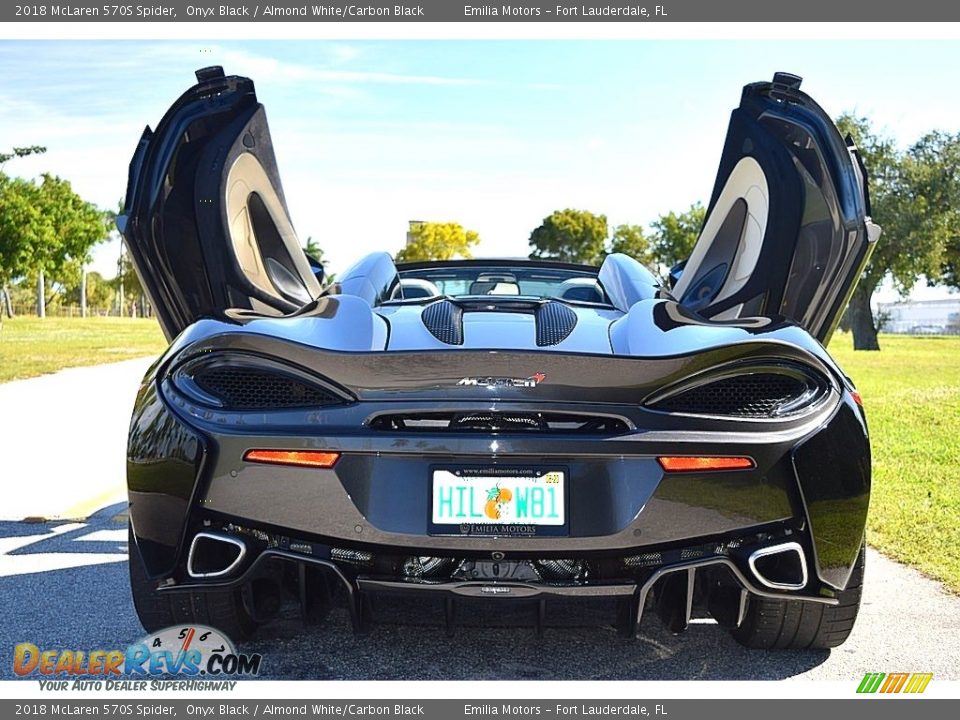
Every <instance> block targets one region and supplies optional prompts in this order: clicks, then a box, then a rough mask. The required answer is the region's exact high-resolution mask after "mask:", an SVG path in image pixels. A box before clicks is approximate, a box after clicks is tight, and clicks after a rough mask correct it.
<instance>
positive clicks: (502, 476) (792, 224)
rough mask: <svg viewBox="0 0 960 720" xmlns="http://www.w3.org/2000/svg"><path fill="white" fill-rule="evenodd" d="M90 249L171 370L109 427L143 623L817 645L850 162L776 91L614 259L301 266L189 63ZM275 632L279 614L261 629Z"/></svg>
mask: <svg viewBox="0 0 960 720" xmlns="http://www.w3.org/2000/svg"><path fill="white" fill-rule="evenodd" d="M197 79H198V83H197V84H196V85H194V86H193V87H191V88H190V89H189V90H187V91H186V92H185V93H184V94H183V95H182V96H181V97H180V98H179V99H178V100H177V101H176V102H175V103H174V104H173V105H172V107H171V108H170V109H169V111H168V112H167V113H166V115H164V117H163V118H162V119H161V120H160V122H159V124H158V125H157V127H156V130H153V131H151V130H150V129H149V128H148V129H147V130H146V131H145V132H144V134H143V137H142V138H141V140H140V143H139V145H138V147H137V149H136V153H135V154H134V157H133V159H132V161H131V165H130V178H129V188H128V191H127V196H126V204H125V210H124V212H123V214H122V216H121V217H120V219H119V223H118V224H119V226H120V229H121V232H122V233H123V236H124V238H125V241H126V243H127V246H128V247H129V250H130V255H131V257H132V259H133V262H134V264H135V266H136V268H137V271H138V273H139V275H140V277H141V279H142V283H143V287H144V288H145V290H146V291H147V293H148V295H149V298H150V301H151V303H152V306H153V308H154V309H155V312H156V315H157V318H158V319H159V321H160V324H161V326H162V327H163V331H164V332H165V334H166V336H167V338H168V339H169V340H170V342H171V344H170V347H169V348H168V350H167V351H166V352H165V353H164V354H163V356H162V357H161V358H160V359H159V360H158V361H157V362H156V363H155V365H154V366H153V367H152V368H151V369H150V371H149V373H148V374H147V376H146V378H145V379H144V381H143V384H142V386H141V388H140V393H139V396H138V398H137V401H136V406H135V409H134V413H133V419H132V423H131V426H130V437H129V446H128V447H129V449H128V465H127V468H128V474H127V479H128V486H129V499H130V528H131V543H130V579H131V585H132V589H133V596H134V600H135V605H136V609H137V612H138V614H139V616H140V619H141V621H142V623H143V625H144V626H145V627H146V628H147V629H148V630H154V629H157V628H161V627H164V626H168V625H173V624H177V623H188V622H189V623H203V624H206V625H212V626H214V627H217V628H219V629H221V630H222V631H224V632H226V633H228V634H229V635H232V636H234V637H235V638H237V639H241V638H243V637H245V636H248V635H249V634H250V633H251V632H253V631H254V630H255V629H256V627H257V626H258V625H259V624H261V623H263V622H265V621H266V620H267V619H268V618H269V617H270V615H271V612H274V611H275V610H276V608H277V607H279V606H280V605H281V600H283V598H284V597H285V595H284V594H285V593H286V594H287V595H286V597H288V598H290V602H294V603H296V602H298V603H299V605H300V607H301V610H302V612H303V614H304V617H305V618H307V619H309V618H314V619H315V618H316V617H317V616H320V615H322V614H323V613H324V611H325V610H326V609H328V608H329V607H331V604H332V603H334V604H336V603H345V604H346V606H347V607H348V608H349V612H350V613H351V617H352V619H353V621H354V624H355V626H356V627H357V628H362V627H364V626H365V625H366V624H367V622H368V620H369V619H370V615H371V611H370V607H371V603H370V602H369V601H370V598H371V597H373V596H383V600H378V601H377V603H378V605H379V604H381V603H383V602H389V596H391V595H400V594H407V595H411V596H413V597H420V598H423V601H424V602H436V603H437V605H438V607H439V608H443V609H445V613H446V614H445V617H446V618H447V622H448V623H449V624H450V625H451V626H452V625H454V624H455V623H456V618H457V610H458V608H459V607H461V606H462V605H464V604H467V605H469V604H471V603H473V604H476V603H509V602H512V601H514V602H519V603H527V604H529V605H530V606H531V608H533V610H534V612H533V613H531V617H532V618H535V619H536V622H537V623H540V622H543V619H544V618H545V617H547V618H549V611H550V606H551V604H553V603H555V602H556V601H559V600H563V602H564V603H566V604H567V605H569V604H570V603H577V602H580V603H582V604H583V607H584V611H585V612H587V611H589V608H590V607H591V603H593V604H594V605H593V607H605V608H609V614H610V621H611V622H614V623H616V625H617V626H618V627H619V629H620V630H621V631H622V632H623V633H624V634H626V635H633V634H634V633H635V632H636V631H637V628H638V624H639V622H640V620H641V618H643V617H644V616H645V614H651V615H652V614H656V615H658V616H659V617H660V618H661V619H662V620H663V622H665V623H666V624H667V626H668V627H669V628H670V629H671V630H673V631H675V632H679V631H681V630H683V629H685V628H686V627H687V625H688V623H689V622H690V619H691V616H692V615H698V616H705V615H706V614H709V616H711V617H713V618H714V619H715V620H716V621H717V622H718V623H720V624H722V625H724V626H726V627H727V628H729V630H730V632H731V633H732V635H733V637H734V638H736V639H737V640H738V641H739V642H741V643H743V644H745V645H747V646H750V647H762V648H770V647H793V648H801V647H802V648H807V647H817V648H822V647H832V646H836V645H838V644H840V643H842V642H843V641H844V640H845V639H846V638H847V636H848V635H849V633H850V631H851V629H852V627H853V624H854V621H855V618H856V614H857V608H858V605H859V601H860V592H861V585H862V580H863V571H864V525H865V520H866V513H867V503H868V497H869V491H870V446H869V441H868V436H867V427H866V421H865V416H864V412H863V409H862V407H861V402H860V396H859V395H858V394H857V392H856V390H855V388H854V386H853V385H852V383H851V381H850V380H849V378H847V377H846V376H845V375H844V373H843V372H842V371H841V369H840V368H839V367H837V365H836V363H835V362H834V361H833V360H832V359H831V357H830V356H829V355H828V354H827V352H826V351H825V350H824V345H825V344H826V343H827V341H828V340H829V338H830V335H831V333H832V332H833V330H834V328H835V326H836V325H837V322H838V320H839V318H840V315H841V313H842V312H843V310H844V308H845V306H846V304H847V301H848V299H849V297H850V294H851V293H852V292H853V289H854V286H855V284H856V282H857V280H858V278H859V276H860V273H861V270H862V268H863V266H864V264H865V263H866V261H867V258H868V257H869V254H870V251H871V249H872V247H873V245H874V243H875V241H876V239H877V237H878V236H879V228H877V226H875V225H874V224H873V223H872V222H871V220H870V217H869V215H870V208H869V197H868V193H867V187H866V173H865V170H864V168H863V166H862V164H861V162H860V159H859V156H858V154H857V151H856V148H855V147H853V144H852V142H850V141H849V140H844V138H842V137H841V135H840V134H839V132H838V130H837V128H836V127H835V125H834V124H833V122H832V121H831V120H830V118H829V117H828V116H827V115H826V114H825V113H824V112H823V110H822V109H821V108H820V107H819V106H818V105H817V104H816V103H815V102H814V101H813V100H811V99H810V98H809V97H808V96H807V95H806V94H804V93H803V92H801V91H800V89H799V88H800V78H798V77H796V76H793V75H788V74H785V73H778V74H777V75H776V76H775V77H774V79H773V81H772V82H759V83H754V84H751V85H747V86H746V87H745V88H744V89H743V93H742V96H741V100H740V105H739V107H737V108H736V109H735V110H734V111H733V113H732V116H731V118H730V125H729V130H728V133H727V138H726V143H725V146H724V148H723V150H722V156H721V159H720V166H719V171H718V174H717V179H716V184H715V186H714V189H713V193H712V197H711V199H710V202H709V206H708V210H707V216H706V220H705V222H704V225H703V228H702V231H701V233H700V236H699V239H698V241H697V243H696V246H695V247H694V249H693V251H692V253H691V254H690V256H689V258H688V259H687V260H686V262H685V263H684V264H683V265H682V267H680V266H678V268H677V269H675V271H674V272H673V273H671V277H670V279H669V280H665V281H663V282H661V281H660V280H659V279H658V278H656V277H655V276H654V275H653V274H652V273H651V272H650V271H649V270H647V269H646V268H645V267H643V266H642V265H641V264H639V263H638V262H636V261H635V260H633V259H632V258H630V257H627V256H625V255H620V254H613V255H609V256H608V257H607V258H606V259H605V260H604V261H603V263H602V265H600V266H599V267H592V266H585V265H576V264H568V263H561V262H549V261H539V260H508V259H494V260H454V261H436V262H419V263H410V264H395V263H394V261H393V260H392V259H391V257H390V256H389V255H388V254H386V253H374V254H372V255H369V256H367V257H364V258H362V259H361V260H359V262H357V263H356V264H355V265H354V266H353V267H352V268H350V269H349V270H347V271H346V272H344V273H343V274H342V275H341V276H340V277H339V279H338V281H337V282H336V283H324V282H323V273H322V269H321V268H319V267H318V266H317V265H316V263H315V262H311V260H310V258H308V257H306V256H305V254H304V252H303V251H302V249H301V245H300V242H299V241H298V239H297V236H296V235H295V233H294V230H293V226H292V224H291V221H290V218H289V216H288V213H287V207H286V203H285V200H284V195H283V190H282V188H281V185H280V177H279V175H278V172H277V168H276V162H275V158H274V153H273V149H272V144H271V139H270V133H269V131H268V129H267V122H266V117H265V115H264V109H263V106H262V105H260V104H259V103H258V101H257V97H256V94H255V92H254V86H253V83H252V82H251V81H250V80H249V79H247V78H243V77H237V76H225V75H224V73H223V71H222V70H221V69H220V68H206V69H204V70H201V71H198V73H197ZM290 607H293V606H292V605H290Z"/></svg>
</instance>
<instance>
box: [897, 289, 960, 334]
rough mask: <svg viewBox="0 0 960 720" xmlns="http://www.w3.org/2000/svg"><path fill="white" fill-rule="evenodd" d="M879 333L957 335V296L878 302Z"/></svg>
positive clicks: (959, 301) (959, 317)
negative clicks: (942, 298)
mask: <svg viewBox="0 0 960 720" xmlns="http://www.w3.org/2000/svg"><path fill="white" fill-rule="evenodd" d="M878 308H879V314H878V319H879V320H880V328H879V329H880V331H881V332H888V333H902V334H907V335H960V297H957V298H950V299H945V300H922V301H915V302H894V303H880V304H879V306H878Z"/></svg>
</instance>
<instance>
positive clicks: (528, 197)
mask: <svg viewBox="0 0 960 720" xmlns="http://www.w3.org/2000/svg"><path fill="white" fill-rule="evenodd" d="M958 51H960V43H958V42H956V41H932V40H927V41H902V42H898V41H890V40H883V41H859V42H854V41H850V40H843V41H826V40H825V41H811V40H803V41H783V40H778V41H776V42H762V41H750V40H727V41H720V40H718V41H705V40H687V41H684V40H668V41H651V40H631V41H614V40H598V41H383V40H378V41H355V40H349V41H319V40H298V41H285V42H277V41H269V42H266V41H264V42H258V41H244V42H222V41H218V40H210V41H208V42H203V41H116V42H103V41H59V40H58V41H52V40H51V41H36V42H17V41H9V40H7V41H3V42H2V43H0V138H3V141H2V143H0V144H2V146H3V147H9V146H13V145H26V144H42V145H46V146H47V147H48V152H47V154H46V155H44V156H41V157H39V158H28V159H24V160H16V161H11V162H10V163H8V164H7V166H6V168H5V170H6V171H7V172H9V173H13V174H20V175H24V176H33V175H36V174H38V173H40V172H42V171H47V170H49V171H53V172H56V173H58V174H60V175H62V176H63V177H66V178H68V179H69V180H71V181H72V182H73V184H74V187H75V188H76V189H77V190H78V191H79V192H80V193H81V194H82V195H83V196H85V197H86V198H88V199H90V200H92V201H94V202H96V203H98V204H99V205H102V206H104V207H107V206H111V207H112V206H115V205H116V203H117V202H118V200H119V199H120V198H121V197H122V195H123V193H124V189H125V184H126V171H127V163H128V161H129V157H130V154H131V153H132V151H133V148H134V146H135V144H136V141H137V139H138V137H139V135H140V133H141V131H142V129H143V126H144V125H146V124H151V125H153V124H155V123H156V121H157V120H158V119H159V118H160V116H161V115H162V114H163V112H164V111H165V110H166V108H167V107H168V105H169V104H170V102H172V100H173V99H174V98H175V97H176V96H177V95H179V93H180V92H182V91H183V90H184V89H185V88H186V87H187V86H189V84H191V82H192V79H193V74H192V73H193V71H194V70H195V69H196V68H198V67H202V66H204V65H210V64H222V65H224V67H225V69H226V70H227V72H228V73H238V74H246V75H249V76H250V77H252V78H253V79H254V80H255V82H256V84H257V89H258V95H259V96H260V99H261V100H262V101H263V102H264V104H265V105H266V106H267V113H268V117H269V121H270V125H271V130H272V134H273V138H274V142H275V145H276V150H277V155H278V162H279V166H280V171H281V174H282V176H283V179H284V189H285V191H286V194H287V199H288V203H289V205H290V211H291V215H292V217H293V221H294V224H295V226H296V228H297V230H298V232H299V234H300V236H301V238H306V237H307V236H308V235H312V236H313V237H314V238H315V239H317V240H318V241H319V242H320V244H321V246H322V247H323V248H324V250H325V251H326V253H327V256H328V257H329V259H330V260H331V263H332V269H333V270H342V269H343V268H345V267H346V266H347V265H348V264H350V263H351V262H352V261H353V260H355V259H356V258H357V257H358V256H360V255H361V254H363V253H364V252H367V251H372V250H377V249H385V250H388V251H394V250H396V249H398V248H399V247H400V246H401V245H402V243H403V240H404V233H405V231H406V224H407V221H408V220H410V219H424V220H438V221H446V220H454V221H457V222H461V223H463V224H464V225H466V226H468V227H470V228H472V229H475V230H477V231H478V232H479V233H480V235H481V238H482V239H483V244H482V245H481V247H480V249H479V250H478V251H477V253H476V254H478V255H493V254H498V255H524V254H526V253H527V252H528V249H527V237H528V236H529V233H530V231H531V230H532V229H533V228H534V227H536V226H537V225H538V224H539V223H540V221H541V219H542V218H543V217H544V216H546V215H548V214H549V213H550V212H551V211H553V210H555V209H558V208H564V207H576V208H584V209H589V210H592V211H594V212H599V213H605V214H606V215H607V216H608V218H609V220H610V222H611V224H619V223H624V222H630V223H639V224H647V223H648V222H650V221H651V220H652V219H654V218H655V217H656V216H657V214H659V213H661V212H665V211H668V210H671V209H684V208H686V207H687V206H689V205H690V204H691V203H692V202H695V201H697V200H700V201H706V200H707V199H708V194H709V192H710V189H711V187H712V183H713V178H714V172H715V168H716V163H717V160H718V158H719V154H720V149H721V145H722V141H723V136H724V132H725V129H726V122H727V116H728V114H729V111H730V110H731V109H732V108H733V107H734V106H735V105H736V103H737V100H738V97H739V92H740V87H741V86H742V85H743V84H745V83H747V82H751V81H754V80H762V79H768V78H769V77H770V76H771V75H772V73H773V72H774V71H776V70H787V71H790V72H794V73H796V74H799V75H802V76H803V77H804V89H806V90H807V91H808V92H810V93H811V94H812V95H814V97H816V98H817V99H818V100H819V101H820V102H821V104H822V105H823V106H824V107H825V108H826V110H827V111H828V112H829V113H831V114H833V115H836V114H839V113H840V112H842V111H854V112H857V113H859V114H863V115H866V116H868V117H870V118H872V119H873V121H874V124H875V126H876V127H877V128H878V129H881V130H883V131H885V132H886V133H888V134H889V135H891V136H893V137H894V138H896V139H897V141H898V142H900V143H901V144H902V145H907V144H909V143H910V142H912V141H913V140H915V139H916V138H917V137H918V136H920V135H921V134H922V133H923V132H924V131H926V130H928V129H932V128H941V129H945V130H949V131H952V132H956V131H958V130H960V93H957V92H955V82H956V77H955V75H956V74H955V68H956V58H957V57H958ZM117 253H118V248H117V246H116V243H113V244H110V245H107V246H104V247H102V248H101V249H98V251H97V252H96V256H95V262H94V269H97V270H100V271H101V272H105V273H111V274H112V268H113V267H114V263H115V258H116V255H117ZM941 294H942V293H941ZM928 295H929V292H928V291H925V292H923V293H921V296H922V297H926V296H928Z"/></svg>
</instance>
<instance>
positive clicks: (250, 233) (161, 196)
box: [117, 67, 321, 339]
mask: <svg viewBox="0 0 960 720" xmlns="http://www.w3.org/2000/svg"><path fill="white" fill-rule="evenodd" d="M197 79H198V81H199V82H198V83H197V84H196V85H195V86H193V87H192V88H190V89H189V90H188V91H187V92H185V93H184V94H183V95H182V96H181V97H180V98H179V99H178V100H177V101H176V102H175V103H174V104H173V105H172V106H171V107H170V109H169V110H168V111H167V113H166V114H165V115H164V117H163V119H162V120H161V121H160V123H159V124H158V125H157V129H156V131H151V130H150V129H149V128H147V129H146V130H145V131H144V134H143V137H142V138H141V140H140V143H139V145H138V147H137V150H136V153H135V154H134V157H133V160H132V161H131V163H130V177H129V184H128V187H127V197H126V201H125V205H124V211H123V213H122V215H121V216H120V218H119V219H118V223H117V224H118V226H119V228H120V231H121V233H122V234H123V236H124V239H125V240H126V244H127V247H128V248H129V250H130V257H131V259H132V261H133V264H134V266H135V267H136V270H137V273H138V275H139V276H140V279H141V281H142V284H143V287H144V290H145V291H146V293H147V295H148V296H149V298H150V301H151V304H152V305H153V307H154V310H155V312H156V315H157V318H158V319H159V321H160V325H161V326H162V328H163V331H164V333H165V334H166V336H167V338H168V339H171V338H173V337H174V336H176V335H177V334H178V333H179V332H180V331H181V330H183V329H184V328H185V327H186V326H187V325H189V324H190V323H192V322H194V321H195V320H198V319H199V318H202V317H214V318H216V317H221V318H222V317H226V316H227V311H228V310H230V309H240V310H249V311H253V312H255V313H262V314H266V315H279V314H284V313H289V312H292V311H294V310H296V309H298V308H300V307H302V306H303V305H304V304H306V303H308V302H310V301H311V300H313V299H314V298H315V297H317V295H319V294H320V292H321V287H320V283H319V281H318V280H317V278H316V277H315V275H314V272H313V270H312V269H311V267H310V265H309V263H308V261H307V258H306V256H305V255H304V253H303V250H302V249H301V246H300V243H299V241H298V239H297V235H296V233H295V232H294V229H293V225H292V224H291V222H290V217H289V213H288V211H287V206H286V201H285V199H284V195H283V189H282V186H281V184H280V176H279V174H278V172H277V166H276V159H275V157H274V152H273V143H272V141H271V138H270V131H269V129H268V127H267V120H266V115H265V112H264V108H263V106H262V105H261V104H260V103H259V102H258V101H257V97H256V93H255V91H254V87H253V82H252V81H250V80H249V79H247V78H243V77H237V76H230V77H226V76H224V74H223V70H222V69H221V68H219V67H217V68H207V69H204V70H200V71H198V72H197Z"/></svg>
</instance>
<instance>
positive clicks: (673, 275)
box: [667, 260, 687, 290]
mask: <svg viewBox="0 0 960 720" xmlns="http://www.w3.org/2000/svg"><path fill="white" fill-rule="evenodd" d="M686 266H687V261H686V260H684V261H683V262H678V263H677V264H676V265H674V266H673V267H672V268H670V274H669V275H667V282H668V283H669V284H670V289H671V290H673V288H674V287H676V285H677V283H678V282H679V281H680V278H681V277H682V276H683V269H684V268H685V267H686Z"/></svg>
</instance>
